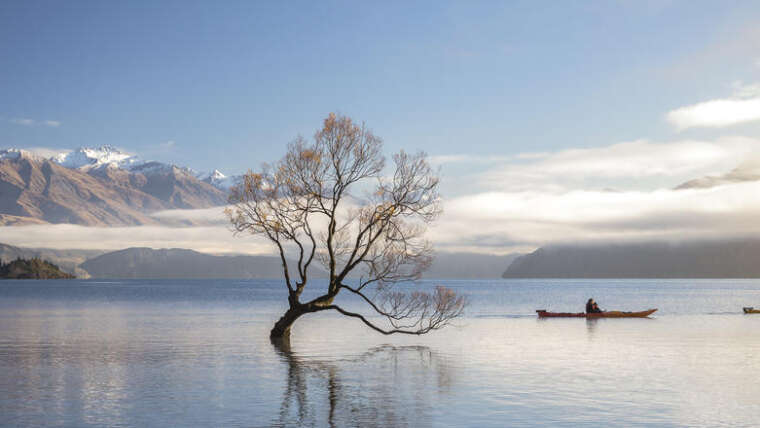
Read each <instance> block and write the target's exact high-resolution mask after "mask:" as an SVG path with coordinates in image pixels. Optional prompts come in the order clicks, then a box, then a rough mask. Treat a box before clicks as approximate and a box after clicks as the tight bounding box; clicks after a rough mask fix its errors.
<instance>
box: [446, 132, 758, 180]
mask: <svg viewBox="0 0 760 428" xmlns="http://www.w3.org/2000/svg"><path fill="white" fill-rule="evenodd" d="M759 148H760V140H755V139H751V138H744V137H730V138H720V139H717V140H714V141H698V140H683V141H673V142H666V143H657V142H651V141H647V140H637V141H632V142H623V143H618V144H612V145H609V146H604V147H596V148H589V149H567V150H560V151H557V152H553V153H536V154H531V153H523V154H519V155H517V156H514V157H513V158H512V160H509V161H505V162H497V163H495V164H490V165H487V166H486V167H484V166H483V165H473V168H472V170H473V171H474V172H472V173H471V176H470V177H468V179H467V180H462V179H461V178H459V177H457V178H456V179H455V180H451V182H450V183H449V184H451V186H452V187H455V186H459V187H461V189H459V190H461V191H466V192H468V193H470V192H472V191H473V189H480V190H481V191H483V190H491V191H533V192H535V191H547V192H548V191H552V192H565V191H569V190H574V189H599V188H605V187H606V188H620V189H646V188H653V187H672V186H675V185H677V184H680V183H682V182H684V181H686V180H689V179H693V178H695V177H699V176H703V175H708V174H718V173H723V172H725V171H727V170H729V169H730V168H733V167H735V166H736V165H738V164H739V163H741V162H742V160H743V159H745V158H747V157H749V156H751V155H752V154H753V153H757V151H758V149H759ZM444 172H445V170H444ZM444 184H447V183H444ZM449 184H447V185H449ZM457 191H458V190H457V189H454V193H457Z"/></svg>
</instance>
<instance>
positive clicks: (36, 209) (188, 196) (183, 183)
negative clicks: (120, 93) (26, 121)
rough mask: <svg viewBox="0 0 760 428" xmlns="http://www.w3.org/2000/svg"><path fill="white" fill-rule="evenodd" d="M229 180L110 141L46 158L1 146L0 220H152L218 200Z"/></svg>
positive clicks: (5, 222)
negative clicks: (133, 152) (141, 154)
mask: <svg viewBox="0 0 760 428" xmlns="http://www.w3.org/2000/svg"><path fill="white" fill-rule="evenodd" d="M235 179H236V178H235V177H226V176H224V174H222V173H220V172H219V171H214V172H212V173H210V174H199V173H196V172H194V171H192V170H191V169H189V168H184V167H179V166H176V165H170V164H164V163H160V162H154V161H142V160H140V159H139V158H137V157H135V156H131V155H129V154H126V153H123V152H121V151H119V150H117V149H115V148H113V147H110V146H103V147H100V148H98V149H90V148H79V149H77V150H75V151H72V152H65V153H61V154H58V155H55V156H53V157H50V158H46V157H41V156H37V155H35V154H33V153H31V152H28V151H25V150H18V149H7V150H2V151H0V225H16V224H34V223H37V224H39V223H70V224H80V225H88V226H128V225H142V224H156V223H159V222H160V220H159V219H157V218H154V217H152V216H151V213H153V212H157V211H162V210H167V209H188V208H209V207H213V206H219V205H224V204H225V203H226V202H227V193H228V189H229V186H230V185H232V184H233V183H234V180H235Z"/></svg>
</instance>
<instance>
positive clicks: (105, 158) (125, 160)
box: [50, 145, 145, 169]
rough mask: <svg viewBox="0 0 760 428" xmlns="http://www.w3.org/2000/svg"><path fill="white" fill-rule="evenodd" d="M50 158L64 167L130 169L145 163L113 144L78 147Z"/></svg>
mask: <svg viewBox="0 0 760 428" xmlns="http://www.w3.org/2000/svg"><path fill="white" fill-rule="evenodd" d="M50 160H52V161H53V162H55V163H57V164H59V165H61V166H63V167H66V168H75V169H91V168H101V167H109V166H110V167H116V168H121V169H131V168H132V167H135V166H139V165H142V164H144V163H145V161H143V160H141V159H140V158H139V157H137V156H135V155H132V154H130V153H126V152H123V151H121V150H119V149H117V148H115V147H113V146H108V145H105V146H100V147H98V148H94V149H93V148H90V147H80V148H78V149H76V150H73V151H70V152H68V151H67V152H62V153H59V154H57V155H55V156H53V157H52V158H51V159H50Z"/></svg>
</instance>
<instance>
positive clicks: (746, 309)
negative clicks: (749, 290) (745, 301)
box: [742, 306, 760, 314]
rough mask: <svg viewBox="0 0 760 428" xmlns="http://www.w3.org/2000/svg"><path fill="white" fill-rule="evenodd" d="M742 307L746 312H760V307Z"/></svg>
mask: <svg viewBox="0 0 760 428" xmlns="http://www.w3.org/2000/svg"><path fill="white" fill-rule="evenodd" d="M742 309H743V310H744V313H745V314H760V309H755V308H753V307H751V306H750V307H748V308H742Z"/></svg>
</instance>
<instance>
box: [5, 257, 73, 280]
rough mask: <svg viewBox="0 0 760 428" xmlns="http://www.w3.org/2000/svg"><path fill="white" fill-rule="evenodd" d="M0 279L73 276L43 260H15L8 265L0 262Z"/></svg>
mask: <svg viewBox="0 0 760 428" xmlns="http://www.w3.org/2000/svg"><path fill="white" fill-rule="evenodd" d="M0 278H3V279H71V278H74V275H71V274H68V273H66V272H63V271H61V270H60V269H58V266H56V265H54V264H52V263H50V262H47V261H45V260H40V259H37V258H34V259H16V260H13V261H12V262H10V263H2V262H0Z"/></svg>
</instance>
